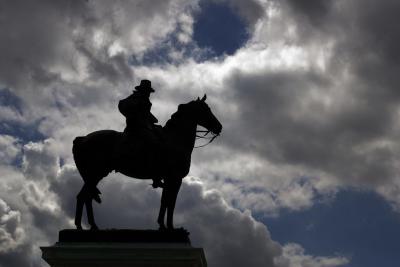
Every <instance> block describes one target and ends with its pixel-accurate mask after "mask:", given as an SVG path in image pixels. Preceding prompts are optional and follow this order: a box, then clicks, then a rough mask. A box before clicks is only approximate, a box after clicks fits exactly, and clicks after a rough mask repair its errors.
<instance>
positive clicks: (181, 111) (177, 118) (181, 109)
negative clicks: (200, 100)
mask: <svg viewBox="0 0 400 267" xmlns="http://www.w3.org/2000/svg"><path fill="white" fill-rule="evenodd" d="M194 103H195V101H190V102H188V103H185V104H179V105H178V110H177V111H175V112H174V113H172V115H171V118H170V119H169V120H168V121H167V122H166V123H165V126H164V128H165V129H169V128H171V127H175V126H176V124H177V123H179V122H182V121H183V120H185V119H186V118H187V115H188V112H189V111H190V107H192V106H193V104H194Z"/></svg>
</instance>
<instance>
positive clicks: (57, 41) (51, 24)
mask: <svg viewBox="0 0 400 267" xmlns="http://www.w3.org/2000/svg"><path fill="white" fill-rule="evenodd" d="M84 10H85V1H39V2H38V1H19V0H16V1H11V2H10V1H1V2H0V21H1V23H0V34H1V38H2V41H1V42H0V51H1V52H0V55H1V61H0V79H1V83H2V84H3V85H6V86H11V87H13V88H14V89H17V88H18V85H23V86H28V84H26V83H27V82H34V83H39V84H43V83H47V82H49V81H50V80H52V79H54V78H56V77H57V75H56V74H54V73H52V71H51V69H48V66H49V65H51V64H52V63H55V61H56V60H57V59H60V58H61V57H62V55H63V54H65V52H66V51H67V50H68V49H69V48H68V46H69V45H70V43H69V42H68V39H71V36H72V35H71V30H72V29H73V28H74V25H75V24H74V23H75V21H74V17H79V16H80V14H81V11H84ZM63 42H65V43H63ZM64 60H69V59H68V58H65V59H64Z"/></svg>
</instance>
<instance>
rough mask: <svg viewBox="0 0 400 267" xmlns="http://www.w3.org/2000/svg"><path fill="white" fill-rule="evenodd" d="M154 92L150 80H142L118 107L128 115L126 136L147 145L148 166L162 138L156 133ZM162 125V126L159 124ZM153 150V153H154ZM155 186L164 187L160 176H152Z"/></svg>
mask: <svg viewBox="0 0 400 267" xmlns="http://www.w3.org/2000/svg"><path fill="white" fill-rule="evenodd" d="M151 93H154V89H153V88H152V87H151V82H150V81H149V80H141V82H140V85H138V86H136V87H135V91H133V94H131V95H130V96H128V97H127V98H125V99H122V100H121V101H119V104H118V109H119V111H120V112H121V113H122V115H124V116H125V117H126V128H125V130H124V136H125V138H127V139H130V140H133V139H139V140H141V141H142V142H143V143H144V144H146V145H147V147H146V148H147V149H146V150H145V151H144V152H143V156H144V157H145V160H146V161H147V163H148V164H147V165H148V167H150V166H149V165H150V163H151V161H152V160H154V157H152V156H151V155H154V151H155V150H157V148H158V149H159V148H160V144H159V143H160V138H159V137H158V136H157V134H156V133H155V132H156V131H157V129H156V127H157V126H158V125H155V123H157V122H158V120H157V118H156V117H155V116H154V115H153V114H152V113H151V111H150V110H151V106H152V104H151V102H150V94H151ZM158 127H160V126H158ZM152 152H153V154H152ZM152 179H153V187H154V188H157V187H163V183H162V181H161V178H160V177H152Z"/></svg>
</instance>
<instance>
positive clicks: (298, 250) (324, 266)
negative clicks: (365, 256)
mask: <svg viewBox="0 0 400 267" xmlns="http://www.w3.org/2000/svg"><path fill="white" fill-rule="evenodd" d="M277 261H278V265H279V266H282V267H283V266H299V267H303V266H304V267H306V266H313V267H334V266H342V265H345V264H348V263H349V262H350V261H349V259H348V258H346V257H342V256H336V257H314V256H310V255H306V254H305V253H304V249H303V248H302V247H301V246H299V245H298V244H295V243H289V244H287V245H285V246H284V247H283V255H282V257H281V258H280V259H278V260H277Z"/></svg>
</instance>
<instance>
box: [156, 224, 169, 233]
mask: <svg viewBox="0 0 400 267" xmlns="http://www.w3.org/2000/svg"><path fill="white" fill-rule="evenodd" d="M159 225H160V226H159V227H158V230H159V231H165V230H167V227H165V225H164V224H163V223H160V224H159Z"/></svg>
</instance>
